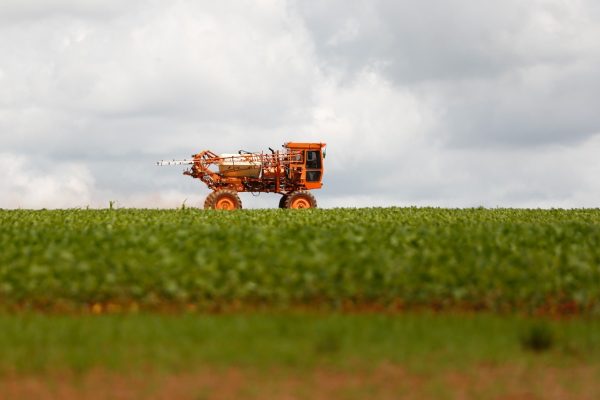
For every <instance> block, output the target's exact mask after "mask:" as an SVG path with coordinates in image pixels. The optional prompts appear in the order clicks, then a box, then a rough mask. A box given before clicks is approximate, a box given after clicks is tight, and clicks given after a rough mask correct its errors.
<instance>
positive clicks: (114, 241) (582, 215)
mask: <svg viewBox="0 0 600 400" xmlns="http://www.w3.org/2000/svg"><path fill="white" fill-rule="evenodd" d="M0 248H1V249H2V251H1V252H0V300H1V301H2V305H3V306H4V307H5V308H8V309H14V308H19V309H21V308H34V309H38V310H40V309H44V310H45V309H50V310H54V311H57V310H58V311H61V310H70V309H74V308H75V309H77V308H91V307H96V308H98V309H99V310H103V309H104V308H106V307H111V306H112V307H116V308H120V309H123V308H126V309H133V310H135V309H138V308H142V309H157V308H158V309H160V308H169V307H175V308H186V307H193V308H197V309H203V310H214V309H219V308H223V307H225V308H227V307H230V308H236V307H237V306H238V305H240V304H243V305H245V306H247V305H251V307H252V305H254V306H258V307H263V306H264V307H266V308H286V307H287V306H292V307H293V306H297V305H308V306H311V307H318V308H321V309H323V308H325V309H330V310H331V309H333V310H336V309H355V310H356V309H364V308H369V307H376V308H378V309H380V308H384V309H406V308H414V307H422V306H427V307H432V308H435V309H439V308H454V309H457V308H459V309H477V310H482V309H484V310H490V311H503V312H506V311H517V310H518V311H520V312H523V311H525V312H539V311H543V312H546V313H563V314H565V313H586V314H600V210H510V209H494V210H486V209H466V210H449V209H432V208H423V209H419V208H387V209H355V210H352V209H336V210H303V211H300V212H294V211H290V210H247V211H240V212H233V213H223V212H210V211H209V212H206V211H202V210H189V209H188V210H56V211H45V210H43V211H27V210H16V211H7V210H0Z"/></svg>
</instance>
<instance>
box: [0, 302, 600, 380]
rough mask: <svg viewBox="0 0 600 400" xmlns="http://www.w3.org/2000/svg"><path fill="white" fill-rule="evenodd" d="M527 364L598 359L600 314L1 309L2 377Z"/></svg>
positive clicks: (596, 361)
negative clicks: (546, 338) (539, 336)
mask: <svg viewBox="0 0 600 400" xmlns="http://www.w3.org/2000/svg"><path fill="white" fill-rule="evenodd" d="M540 326H541V327H543V329H544V330H547V331H548V333H549V334H550V336H551V339H550V343H549V345H548V346H547V347H544V348H542V349H541V350H539V351H535V349H534V348H532V347H531V346H529V345H528V344H527V343H528V342H527V335H530V334H531V332H535V330H536V329H538V328H539V327H540ZM530 362H543V363H545V364H547V365H555V366H563V367H564V366H565V365H581V364H584V365H596V366H600V321H597V320H584V319H577V320H560V321H549V320H534V319H529V318H520V317H512V316H505V317H499V316H494V315H485V314H483V315H482V314H477V315H444V314H442V315H435V314H405V315H396V316H391V315H342V314H330V315H320V314H302V313H293V314H281V315H280V314H249V315H198V314H187V315H158V314H138V315H103V316H91V315H88V316H66V315H53V316H52V315H41V314H20V315H2V316H0V371H2V373H3V374H11V373H17V374H23V373H25V374H31V373H33V374H37V373H42V374H43V373H47V372H48V371H72V372H76V373H79V372H86V371H90V370H93V369H98V368H100V369H106V370H115V371H130V370H139V369H144V368H146V369H151V370H158V371H167V372H169V371H170V372H177V371H190V370H194V369H197V368H202V367H206V366H210V367H251V368H259V369H260V368H262V369H268V368H272V367H276V368H279V367H286V368H292V369H312V368H315V367H317V366H330V367H335V368H341V369H342V370H343V369H353V368H356V367H357V366H360V367H361V368H368V367H375V366H378V365H381V364H382V363H389V364H393V365H402V366H403V367H405V368H408V369H410V370H415V371H425V372H426V371H429V370H433V371H438V370H445V369H457V368H458V369H461V368H469V367H472V366H473V365H478V364H482V363H486V364H498V365H502V364H504V363H510V364H515V363H516V364H523V365H526V364H527V363H530Z"/></svg>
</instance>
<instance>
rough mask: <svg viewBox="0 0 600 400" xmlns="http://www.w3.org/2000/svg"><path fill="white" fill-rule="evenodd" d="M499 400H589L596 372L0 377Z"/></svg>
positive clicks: (39, 386) (264, 393)
mask: <svg viewBox="0 0 600 400" xmlns="http://www.w3.org/2000/svg"><path fill="white" fill-rule="evenodd" d="M365 398H370V399H381V400H387V399H425V400H426V399H438V398H443V399H497V400H537V399H540V400H541V399H544V400H545V399H548V400H559V399H569V400H570V399H573V400H595V399H598V398H600V369H598V368H597V367H592V366H577V367H570V368H560V369H558V368H553V367H546V366H539V365H538V366H522V365H504V366H493V365H492V366H490V365H479V366H476V367H474V368H472V369H469V370H456V371H433V370H432V371H429V372H423V373H416V372H409V371H407V370H406V369H405V368H403V367H401V366H398V365H392V364H383V365H380V366H379V367H377V368H372V369H354V370H335V369H331V368H324V367H319V368H316V369H314V370H293V369H289V368H282V369H279V370H269V371H256V370H252V369H251V368H208V367H206V368H202V369H199V370H196V371H190V372H183V373H160V372H141V371H130V372H128V373H127V374H119V373H117V372H111V371H105V370H94V371H91V372H88V373H86V374H84V375H75V374H72V373H62V374H49V375H45V376H43V375H42V376H40V375H28V376H25V375H14V376H3V377H0V399H24V400H27V399H40V400H44V399H65V400H70V399H90V400H100V399H122V400H128V399H157V400H158V399H182V400H187V399H190V400H191V399H194V400H199V399H206V400H229V399H236V400H237V399H282V400H295V399H315V400H319V399H365Z"/></svg>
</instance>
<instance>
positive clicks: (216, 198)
mask: <svg viewBox="0 0 600 400" xmlns="http://www.w3.org/2000/svg"><path fill="white" fill-rule="evenodd" d="M241 208H242V200H240V196H238V194H237V192H235V191H233V190H229V189H222V190H217V191H214V192H212V193H211V194H209V195H208V196H207V197H206V200H205V201H204V209H205V210H240V209H241Z"/></svg>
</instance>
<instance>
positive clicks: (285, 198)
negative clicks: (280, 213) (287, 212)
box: [279, 194, 288, 208]
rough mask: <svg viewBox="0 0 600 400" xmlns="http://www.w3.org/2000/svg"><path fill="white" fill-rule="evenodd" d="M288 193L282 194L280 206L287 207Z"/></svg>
mask: <svg viewBox="0 0 600 400" xmlns="http://www.w3.org/2000/svg"><path fill="white" fill-rule="evenodd" d="M287 198H288V195H287V194H284V195H283V196H281V199H279V208H285V201H286V200H287Z"/></svg>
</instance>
